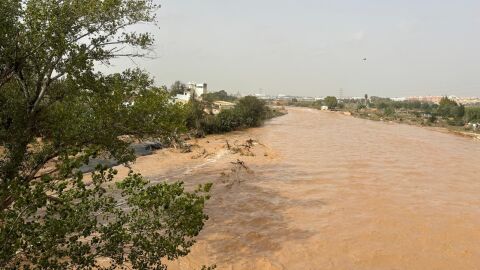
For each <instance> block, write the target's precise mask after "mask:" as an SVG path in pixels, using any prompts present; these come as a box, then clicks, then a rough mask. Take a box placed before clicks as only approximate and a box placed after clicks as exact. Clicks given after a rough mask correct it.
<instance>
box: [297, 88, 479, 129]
mask: <svg viewBox="0 0 480 270" xmlns="http://www.w3.org/2000/svg"><path fill="white" fill-rule="evenodd" d="M289 105H292V106H301V107H311V108H316V109H320V108H321V106H328V107H329V108H330V109H333V110H340V111H344V112H348V113H349V114H351V115H353V116H355V117H360V118H365V119H370V120H376V121H395V122H400V123H408V124H414V125H422V126H433V127H445V128H448V129H450V130H453V131H470V132H475V133H480V127H478V123H480V106H468V107H467V106H464V105H462V104H458V103H457V102H455V101H454V100H452V99H449V98H448V97H443V98H442V99H441V100H440V102H439V104H435V103H431V102H421V101H393V100H391V99H389V98H381V97H370V98H368V96H366V98H365V99H362V100H354V99H342V100H337V98H335V97H326V98H325V99H324V100H318V101H314V102H311V101H296V100H294V101H292V102H290V103H289Z"/></svg>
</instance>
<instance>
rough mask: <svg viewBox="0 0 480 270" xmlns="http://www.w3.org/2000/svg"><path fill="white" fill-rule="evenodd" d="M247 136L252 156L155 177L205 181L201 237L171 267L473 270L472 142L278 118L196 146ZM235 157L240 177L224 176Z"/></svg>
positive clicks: (476, 151)
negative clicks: (208, 194)
mask: <svg viewBox="0 0 480 270" xmlns="http://www.w3.org/2000/svg"><path fill="white" fill-rule="evenodd" d="M250 137H251V138H254V139H256V140H258V142H260V144H259V145H258V147H259V148H258V150H256V151H257V152H256V153H255V157H251V156H241V155H232V154H226V152H225V151H226V150H225V149H224V148H221V147H220V146H219V147H218V148H215V149H216V150H215V151H214V152H213V154H212V156H209V157H208V158H206V159H203V160H202V161H200V160H198V161H197V160H195V161H194V162H195V164H191V163H187V161H185V162H184V163H180V164H182V165H181V166H184V167H182V168H180V169H177V170H169V171H161V172H157V175H156V177H157V178H162V177H169V178H171V179H183V180H185V181H187V182H188V181H194V182H195V183H196V182H202V181H207V180H208V181H213V182H214V183H215V190H214V192H213V198H212V199H211V201H210V202H209V203H208V209H207V212H208V214H209V216H210V219H209V220H208V222H207V224H206V227H205V229H204V231H202V233H201V235H200V236H199V238H198V242H197V244H196V245H195V246H194V247H193V248H192V252H191V254H190V255H188V256H187V257H186V258H183V259H181V260H179V261H176V262H174V263H172V264H171V269H199V267H200V266H201V265H211V264H216V265H217V267H218V268H217V269H480V142H479V141H474V140H472V139H470V138H464V137H460V136H456V135H452V134H447V133H442V132H438V131H432V130H429V129H426V128H421V127H414V126H408V125H400V124H389V123H381V122H373V121H368V120H362V119H356V118H353V117H349V116H344V115H341V114H338V113H330V112H321V111H317V110H310V109H290V110H289V114H288V115H286V116H283V117H280V118H276V119H274V120H272V121H270V122H268V123H267V124H266V125H265V126H264V127H262V128H258V129H253V130H249V131H245V132H238V133H234V134H230V135H224V136H223V137H222V136H219V137H212V138H210V139H209V138H207V139H208V140H209V141H208V142H207V143H206V145H210V146H209V147H213V146H212V145H215V143H217V144H218V145H220V143H223V142H224V140H230V141H234V140H238V141H240V140H243V139H245V138H250ZM212 149H213V148H212ZM209 151H213V150H209ZM160 158H161V157H159V159H160ZM191 159H192V160H193V157H192V158H191ZM236 159H242V160H244V161H245V163H246V164H247V165H248V166H249V168H250V171H245V172H242V171H240V172H235V171H231V170H230V171H229V168H230V167H229V166H231V163H230V162H231V161H233V160H236ZM141 162H142V161H141V160H140V161H139V163H140V164H141ZM188 162H190V161H188ZM192 162H193V161H192ZM189 179H195V180H189Z"/></svg>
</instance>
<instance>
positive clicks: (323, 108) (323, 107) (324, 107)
mask: <svg viewBox="0 0 480 270" xmlns="http://www.w3.org/2000/svg"><path fill="white" fill-rule="evenodd" d="M320 109H321V110H322V111H328V106H322V107H321V108H320Z"/></svg>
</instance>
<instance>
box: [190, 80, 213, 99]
mask: <svg viewBox="0 0 480 270" xmlns="http://www.w3.org/2000/svg"><path fill="white" fill-rule="evenodd" d="M187 88H188V89H189V90H190V92H191V93H194V94H195V97H196V98H197V99H200V98H201V96H202V95H205V94H207V93H208V90H207V84H206V83H192V82H189V83H188V84H187Z"/></svg>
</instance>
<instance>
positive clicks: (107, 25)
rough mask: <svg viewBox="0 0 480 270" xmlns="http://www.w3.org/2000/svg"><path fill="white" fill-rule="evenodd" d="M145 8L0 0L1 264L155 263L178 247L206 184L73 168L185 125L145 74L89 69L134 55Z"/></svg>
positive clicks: (143, 40) (128, 156)
mask: <svg viewBox="0 0 480 270" xmlns="http://www.w3.org/2000/svg"><path fill="white" fill-rule="evenodd" d="M156 8H157V6H155V5H154V4H152V2H151V1H150V0H114V1H98V0H84V1H75V0H64V1H50V0H23V1H21V0H4V1H1V3H0V143H1V145H0V245H1V249H0V268H2V269H19V268H29V269H92V268H95V269H112V268H130V267H133V268H135V269H165V265H163V264H162V259H165V258H168V259H175V258H177V257H179V256H184V255H186V254H187V253H188V252H189V248H190V247H191V246H192V245H193V243H194V237H195V236H196V235H197V234H198V233H199V231H200V230H201V229H202V227H203V224H204V221H205V220H206V218H207V216H206V215H205V214H204V213H203V207H204V204H205V201H206V200H207V199H208V194H207V193H208V191H209V189H210V187H211V186H210V185H205V186H200V187H199V188H198V189H197V190H196V191H194V192H186V191H185V190H184V187H183V184H182V183H172V184H167V183H160V184H149V183H148V181H147V180H146V179H144V178H143V177H142V176H141V175H139V174H135V173H134V172H130V174H129V176H128V177H127V178H125V179H123V180H122V181H118V182H115V181H114V177H115V174H116V171H115V170H114V169H108V168H104V167H101V166H98V167H97V169H96V170H95V171H94V172H93V173H92V174H91V175H90V176H89V177H85V176H84V175H83V174H82V173H81V172H80V170H79V167H80V166H81V165H83V164H86V163H88V161H89V160H90V159H91V158H93V157H106V158H114V159H116V160H117V161H119V162H120V163H123V164H128V163H129V162H132V161H133V160H134V159H135V156H134V154H133V151H132V149H130V148H129V144H130V143H131V142H132V141H136V140H141V139H145V138H157V139H159V140H163V141H168V140H171V139H172V137H174V136H175V135H176V133H177V132H179V131H182V130H184V129H185V117H186V116H185V109H184V108H183V107H181V106H179V105H174V104H171V102H170V100H169V96H168V94H167V93H166V92H165V91H164V90H162V89H161V88H157V87H154V86H153V81H152V80H151V79H150V78H149V76H148V75H147V74H145V73H144V72H142V71H140V70H127V71H125V72H123V73H121V74H112V75H105V74H102V73H100V72H97V71H96V70H95V65H96V64H97V63H100V62H101V63H108V61H109V60H110V59H112V58H114V57H120V56H130V57H140V56H144V55H145V51H144V50H145V49H148V48H149V46H150V45H151V44H152V41H153V40H152V38H151V36H150V35H149V34H148V33H136V32H131V31H128V30H127V29H131V28H130V26H131V25H134V24H136V23H139V22H147V23H148V22H154V19H155V16H154V11H155V9H156ZM128 46H130V47H131V48H134V49H132V51H125V50H121V48H123V47H128ZM114 183H115V185H113V184H114ZM99 259H103V261H104V264H100V261H99Z"/></svg>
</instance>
